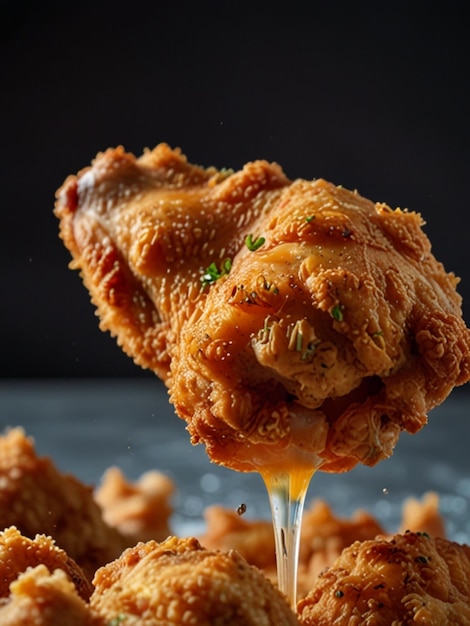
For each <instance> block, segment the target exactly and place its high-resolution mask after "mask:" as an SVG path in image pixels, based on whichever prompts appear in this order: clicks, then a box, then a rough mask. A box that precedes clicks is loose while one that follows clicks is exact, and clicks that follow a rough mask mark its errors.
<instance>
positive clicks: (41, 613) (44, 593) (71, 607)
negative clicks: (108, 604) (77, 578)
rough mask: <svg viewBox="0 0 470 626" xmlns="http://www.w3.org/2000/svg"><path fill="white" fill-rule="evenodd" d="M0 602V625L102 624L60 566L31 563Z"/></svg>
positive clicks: (61, 625)
mask: <svg viewBox="0 0 470 626" xmlns="http://www.w3.org/2000/svg"><path fill="white" fill-rule="evenodd" d="M10 590H11V594H10V596H9V597H8V598H7V599H4V600H2V601H1V602H0V624H2V626H64V624H66V625H67V626H105V624H104V621H103V620H102V618H100V617H99V616H97V615H95V614H94V613H93V611H92V610H91V609H90V607H89V605H88V604H87V603H86V602H85V601H84V600H83V598H81V597H80V596H79V595H78V594H77V592H76V589H75V587H74V585H73V584H72V582H71V581H70V579H69V578H67V576H66V574H65V573H64V571H63V570H61V569H56V570H54V571H53V572H52V573H51V572H50V571H49V570H48V569H47V567H46V566H45V565H37V566H35V567H31V568H30V569H28V570H27V571H25V572H24V573H23V574H21V575H20V576H19V577H18V579H17V580H15V581H14V582H12V583H11V585H10Z"/></svg>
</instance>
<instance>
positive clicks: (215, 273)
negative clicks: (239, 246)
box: [201, 259, 232, 289]
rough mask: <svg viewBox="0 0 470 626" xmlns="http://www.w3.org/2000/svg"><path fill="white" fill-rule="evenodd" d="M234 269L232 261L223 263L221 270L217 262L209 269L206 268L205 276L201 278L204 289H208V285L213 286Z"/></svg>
mask: <svg viewBox="0 0 470 626" xmlns="http://www.w3.org/2000/svg"><path fill="white" fill-rule="evenodd" d="M231 269H232V260H231V259H225V260H224V261H222V264H221V266H220V269H219V268H218V267H217V265H216V264H215V262H212V263H211V264H210V265H209V266H208V267H206V269H205V271H204V274H203V275H202V276H201V283H202V288H203V289H204V287H207V286H208V285H212V283H215V281H216V280H219V278H222V276H225V274H228V273H229V272H230V270H231Z"/></svg>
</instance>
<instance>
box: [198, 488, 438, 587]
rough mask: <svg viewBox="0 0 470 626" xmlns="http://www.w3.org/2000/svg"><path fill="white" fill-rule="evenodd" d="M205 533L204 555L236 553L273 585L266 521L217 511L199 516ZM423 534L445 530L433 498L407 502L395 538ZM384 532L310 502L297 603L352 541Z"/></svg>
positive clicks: (369, 521) (360, 513)
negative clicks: (206, 550) (410, 532)
mask: <svg viewBox="0 0 470 626" xmlns="http://www.w3.org/2000/svg"><path fill="white" fill-rule="evenodd" d="M204 517H205V519H206V529H205V532H204V534H202V535H201V536H200V537H199V540H200V542H201V543H202V545H204V547H206V548H208V549H210V550H224V551H228V550H232V549H233V550H236V551H237V552H239V553H240V554H241V555H242V556H243V557H244V558H245V559H246V560H247V561H248V563H250V564H251V565H255V566H256V567H258V568H260V569H262V570H263V573H264V575H265V576H267V577H268V578H269V579H270V580H272V581H273V582H276V580H277V571H276V555H275V545H274V533H273V526H272V523H271V521H269V520H264V519H247V518H246V517H245V516H244V517H241V516H240V515H238V513H237V512H236V511H234V510H232V509H227V508H225V507H223V506H220V505H214V506H211V507H208V508H207V509H206V510H205V512H204ZM405 530H407V531H415V532H426V533H428V534H430V535H432V536H439V537H445V536H446V534H445V527H444V520H443V518H442V515H441V514H440V512H439V498H438V496H437V494H435V493H432V492H430V493H426V494H424V496H423V498H422V500H418V499H415V498H409V499H407V500H406V501H405V502H404V504H403V510H402V520H401V522H400V526H399V528H398V529H397V532H398V533H399V534H400V533H404V532H405ZM385 534H386V531H385V529H384V527H383V526H382V525H381V524H380V523H379V521H378V520H377V519H375V518H374V516H373V515H372V514H371V513H369V512H368V511H365V510H361V509H358V510H356V511H355V512H354V513H353V514H352V515H351V516H350V517H339V516H337V515H336V514H335V513H334V512H333V510H332V508H331V507H330V505H329V504H328V503H327V502H326V501H325V500H321V499H318V500H313V501H312V503H311V504H310V506H309V508H307V509H306V510H305V512H304V515H303V519H302V527H301V538H300V553H299V562H298V566H299V571H298V588H297V594H298V596H299V597H303V596H305V595H306V594H307V593H308V591H309V590H310V589H311V588H312V587H313V586H314V584H315V582H316V580H317V578H318V575H319V574H320V573H321V572H322V571H323V570H324V569H325V568H326V567H329V566H330V565H332V564H333V563H334V561H335V560H336V559H337V558H338V557H339V555H340V554H341V552H342V551H343V550H344V549H345V548H347V547H348V546H350V545H351V544H352V543H354V542H355V541H366V540H369V539H375V537H377V536H378V535H385Z"/></svg>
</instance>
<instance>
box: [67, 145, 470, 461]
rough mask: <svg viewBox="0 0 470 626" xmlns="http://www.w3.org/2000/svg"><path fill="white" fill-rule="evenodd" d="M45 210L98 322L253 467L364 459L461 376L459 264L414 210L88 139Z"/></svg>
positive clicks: (265, 173) (202, 435) (262, 168)
mask: <svg viewBox="0 0 470 626" xmlns="http://www.w3.org/2000/svg"><path fill="white" fill-rule="evenodd" d="M55 214H56V216H57V217H58V218H59V220H60V234H61V237H62V239H63V242H64V244H65V246H66V247H67V248H68V249H69V251H70V252H71V255H72V257H73V262H72V267H73V268H75V269H78V270H80V273H81V276H82V278H83V281H84V284H85V286H86V287H87V288H88V290H89V292H90V294H91V298H92V301H93V303H94V304H95V305H96V307H97V313H98V315H99V317H100V322H101V328H102V329H107V330H109V331H110V332H111V333H112V334H113V335H115V336H116V337H117V341H118V343H119V344H120V346H121V347H122V348H123V350H124V351H125V352H126V353H127V354H129V355H130V356H131V357H133V359H134V360H135V361H136V363H138V364H139V365H141V366H143V367H145V368H150V369H151V370H153V371H154V372H155V373H156V374H157V375H158V376H160V377H161V378H162V379H163V380H164V381H165V383H166V384H167V386H168V388H169V393H170V400H171V402H172V403H173V405H174V407H175V409H176V413H177V414H178V415H179V416H180V417H181V418H183V419H185V420H186V422H187V425H188V430H189V432H190V434H191V438H192V441H193V443H199V442H201V443H203V444H204V445H205V447H206V450H207V453H208V454H209V456H210V458H211V459H212V460H213V461H215V462H216V463H219V464H223V465H226V466H228V467H231V468H233V469H235V470H239V471H253V470H254V471H259V470H260V466H261V467H262V466H263V465H264V464H268V463H269V460H270V459H272V458H273V457H276V458H278V457H279V456H280V455H281V454H282V452H283V451H285V450H287V449H299V450H302V451H303V452H304V453H307V454H311V455H312V458H316V459H318V464H321V469H322V470H323V471H331V472H337V471H346V470H349V469H351V468H352V467H353V466H354V465H355V464H357V463H358V462H361V463H364V464H367V465H374V464H375V463H377V462H378V461H380V460H381V459H383V458H386V457H388V456H390V455H391V454H392V451H393V449H394V446H395V444H396V442H397V439H398V437H399V434H400V432H401V431H402V430H406V431H408V432H410V433H416V432H417V431H418V430H419V429H420V428H421V427H422V426H423V425H424V424H425V423H426V419H427V414H428V412H429V411H430V410H431V409H432V408H433V407H435V406H436V405H438V404H439V403H441V402H442V401H443V400H444V399H445V398H446V397H447V396H448V394H449V393H450V391H451V390H452V389H453V388H454V387H455V386H456V385H461V384H463V383H465V382H467V381H468V379H469V378H470V349H469V348H470V331H469V330H468V329H467V327H466V325H465V323H464V321H463V319H462V314H461V298H460V296H459V294H458V293H457V291H456V285H457V283H458V279H457V278H456V277H455V275H454V274H452V273H447V272H446V271H445V269H444V267H443V266H442V264H440V263H439V262H438V261H437V260H436V259H435V257H434V256H433V254H432V252H431V245H430V242H429V240H428V238H427V237H426V235H425V234H424V232H423V230H422V225H423V221H422V219H421V217H420V215H418V214H417V213H414V212H411V211H407V210H400V209H396V210H392V209H391V208H389V207H388V206H387V205H385V204H383V203H373V202H371V201H369V200H367V199H365V198H363V197H361V196H360V195H359V193H357V192H355V191H348V190H346V189H344V188H342V187H338V186H335V185H333V184H331V183H328V182H326V181H325V180H321V179H319V180H313V181H307V180H294V181H291V180H289V179H288V178H287V177H286V175H285V174H284V172H283V171H282V169H281V168H280V166H279V165H277V164H275V163H274V164H273V163H267V162H265V161H255V162H252V163H248V164H247V165H245V167H244V168H243V169H242V170H241V171H238V172H232V171H231V170H218V169H216V168H214V167H210V168H203V167H199V166H196V165H192V164H190V163H188V161H187V159H186V158H185V157H184V156H183V155H182V154H181V152H180V151H179V150H172V149H170V147H169V146H167V145H166V144H160V145H158V146H157V147H156V148H155V149H154V150H147V151H145V152H144V154H143V155H142V156H140V157H139V158H136V157H135V156H134V155H132V154H129V153H126V152H125V151H124V149H123V148H116V149H109V150H107V151H106V152H104V153H100V154H98V156H97V157H96V159H95V160H94V162H93V163H92V165H91V166H90V167H87V168H85V169H83V170H82V171H80V172H79V173H78V174H77V175H76V176H70V177H69V178H68V179H67V180H66V181H65V183H64V184H63V186H62V187H61V188H60V189H59V191H58V193H57V201H56V206H55Z"/></svg>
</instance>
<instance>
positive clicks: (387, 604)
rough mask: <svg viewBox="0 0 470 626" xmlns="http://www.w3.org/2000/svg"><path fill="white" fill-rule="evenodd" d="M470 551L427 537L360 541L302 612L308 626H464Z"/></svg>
mask: <svg viewBox="0 0 470 626" xmlns="http://www.w3.org/2000/svg"><path fill="white" fill-rule="evenodd" d="M469 590H470V547H469V546H466V545H460V544H457V543H454V542H452V541H449V540H447V539H443V538H439V537H436V538H431V537H430V536H429V535H427V534H425V533H412V532H408V533H405V534H404V535H395V536H393V537H392V538H390V539H383V538H377V539H374V540H368V541H363V542H355V543H353V544H352V545H351V546H350V547H349V548H346V549H345V550H344V551H343V552H342V553H341V555H340V556H339V558H338V559H337V560H336V561H335V563H334V564H333V565H332V566H331V567H330V568H328V569H326V570H325V571H324V572H323V573H322V574H321V575H320V576H319V578H318V579H317V582H316V584H315V585H314V587H313V589H312V590H311V591H310V593H309V594H308V595H307V596H306V597H305V598H303V599H302V600H300V602H299V603H298V606H297V609H298V613H299V619H300V622H301V624H302V625H303V626H331V624H335V626H343V624H344V626H362V625H363V624H374V626H390V625H391V624H397V625H398V624H400V625H402V626H406V625H408V624H409V625H410V626H411V624H426V626H442V625H443V624H452V625H453V626H464V625H466V624H468V623H470V592H469Z"/></svg>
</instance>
